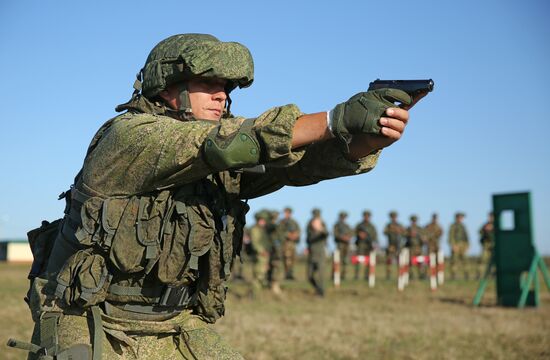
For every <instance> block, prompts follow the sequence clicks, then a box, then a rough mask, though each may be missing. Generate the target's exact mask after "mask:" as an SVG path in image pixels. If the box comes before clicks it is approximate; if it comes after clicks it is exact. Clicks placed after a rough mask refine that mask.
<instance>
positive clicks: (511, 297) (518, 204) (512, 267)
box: [473, 192, 550, 308]
mask: <svg viewBox="0 0 550 360" xmlns="http://www.w3.org/2000/svg"><path fill="white" fill-rule="evenodd" d="M493 212H494V216H495V245H494V249H493V254H492V258H491V261H490V263H489V265H488V266H487V270H486V271H485V274H484V276H483V278H482V279H481V282H480V284H479V288H478V290H477V293H476V295H475V297H474V301H473V304H474V306H478V305H479V304H480V302H481V297H482V296H483V294H484V292H485V288H486V287H487V283H488V281H489V279H490V278H492V275H493V274H494V273H496V283H497V284H496V285H497V286H496V289H497V303H498V305H501V306H517V307H519V308H523V307H525V306H526V305H528V306H538V304H539V290H540V286H539V279H538V270H540V271H541V273H542V276H543V278H544V281H545V283H546V286H547V287H548V289H550V275H549V273H548V269H547V267H546V265H545V263H544V261H543V259H542V258H541V256H540V255H539V253H538V252H537V249H536V246H535V243H534V241H533V231H532V225H531V196H530V193H528V192H527V193H513V194H498V195H493Z"/></svg>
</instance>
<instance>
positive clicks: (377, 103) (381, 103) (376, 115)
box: [329, 88, 412, 153]
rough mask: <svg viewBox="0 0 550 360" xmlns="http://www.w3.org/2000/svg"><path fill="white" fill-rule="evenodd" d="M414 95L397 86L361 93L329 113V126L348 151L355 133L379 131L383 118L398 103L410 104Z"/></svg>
mask: <svg viewBox="0 0 550 360" xmlns="http://www.w3.org/2000/svg"><path fill="white" fill-rule="evenodd" d="M411 101H412V99H411V97H410V96H409V95H408V94H407V93H406V92H404V91H401V90H397V89H389V88H386V89H377V90H371V91H367V92H360V93H358V94H356V95H354V96H352V97H351V98H350V99H349V100H348V101H346V102H343V103H341V104H338V105H336V106H335V107H334V109H332V111H331V112H330V113H329V127H330V128H331V131H332V133H333V134H334V136H335V137H336V138H337V139H338V140H339V141H340V142H341V143H342V145H343V147H344V151H345V152H346V153H349V146H348V144H349V142H350V141H351V136H352V135H354V134H380V129H381V127H380V124H379V120H380V117H382V116H383V115H384V113H385V112H386V109H387V108H389V107H396V106H397V105H395V102H400V103H401V104H406V105H410V104H411Z"/></svg>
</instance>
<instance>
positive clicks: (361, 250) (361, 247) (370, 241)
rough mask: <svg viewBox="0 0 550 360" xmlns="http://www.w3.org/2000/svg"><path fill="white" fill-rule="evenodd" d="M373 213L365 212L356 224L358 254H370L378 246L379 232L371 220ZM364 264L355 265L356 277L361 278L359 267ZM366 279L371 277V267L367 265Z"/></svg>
mask: <svg viewBox="0 0 550 360" xmlns="http://www.w3.org/2000/svg"><path fill="white" fill-rule="evenodd" d="M370 216H371V213H370V212H369V211H364V212H363V221H361V222H360V223H359V224H357V225H356V226H355V245H356V246H357V250H356V253H357V255H367V256H368V255H370V253H371V251H374V250H375V249H376V247H377V246H378V232H377V231H376V227H375V226H374V224H372V223H371V222H370ZM362 266H363V267H364V265H361V264H356V265H355V279H356V280H357V279H358V278H359V269H360V268H361V267H362ZM364 275H365V280H367V279H368V277H369V267H368V266H367V267H365V274H364Z"/></svg>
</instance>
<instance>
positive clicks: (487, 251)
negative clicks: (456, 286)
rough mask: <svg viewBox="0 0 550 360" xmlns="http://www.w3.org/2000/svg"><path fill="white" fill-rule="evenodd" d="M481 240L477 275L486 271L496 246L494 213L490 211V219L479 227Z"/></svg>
mask: <svg viewBox="0 0 550 360" xmlns="http://www.w3.org/2000/svg"><path fill="white" fill-rule="evenodd" d="M479 242H480V244H481V256H480V257H479V266H478V270H477V277H478V278H480V277H481V274H483V273H484V272H485V269H486V268H487V265H489V262H490V261H491V257H492V255H493V249H494V246H495V228H494V223H493V213H492V212H491V213H489V220H488V221H487V222H486V223H485V224H483V226H481V228H480V229H479Z"/></svg>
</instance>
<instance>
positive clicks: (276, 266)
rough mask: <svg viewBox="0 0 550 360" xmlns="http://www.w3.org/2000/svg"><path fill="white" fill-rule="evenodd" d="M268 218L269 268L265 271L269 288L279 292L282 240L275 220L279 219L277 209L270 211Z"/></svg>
mask: <svg viewBox="0 0 550 360" xmlns="http://www.w3.org/2000/svg"><path fill="white" fill-rule="evenodd" d="M269 215H270V216H269V220H268V222H267V226H266V230H267V236H268V238H269V249H268V251H269V268H268V272H267V279H268V281H269V285H270V286H271V290H272V291H273V292H275V293H280V292H281V289H280V282H281V267H282V266H281V265H282V264H281V260H282V257H283V255H282V245H281V243H282V241H281V232H280V231H279V226H278V223H277V220H278V219H279V212H278V211H271V212H270V214H269Z"/></svg>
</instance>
